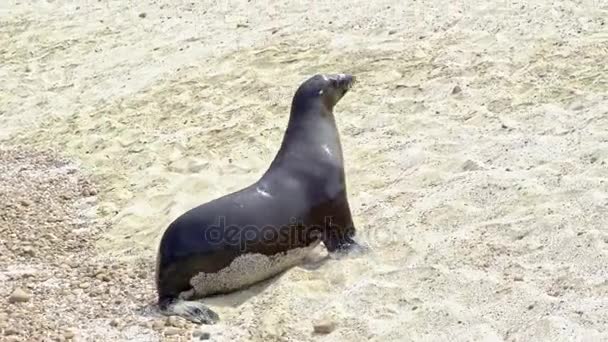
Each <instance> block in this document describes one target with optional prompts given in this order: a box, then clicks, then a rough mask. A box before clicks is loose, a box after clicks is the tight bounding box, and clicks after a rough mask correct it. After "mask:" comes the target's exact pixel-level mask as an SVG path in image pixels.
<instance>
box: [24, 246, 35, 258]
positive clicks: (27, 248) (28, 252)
mask: <svg viewBox="0 0 608 342" xmlns="http://www.w3.org/2000/svg"><path fill="white" fill-rule="evenodd" d="M21 251H22V252H23V254H24V255H27V256H30V257H33V256H34V254H35V252H34V248H32V246H25V247H23V249H22V250H21Z"/></svg>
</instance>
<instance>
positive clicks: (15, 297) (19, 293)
mask: <svg viewBox="0 0 608 342" xmlns="http://www.w3.org/2000/svg"><path fill="white" fill-rule="evenodd" d="M30 299H32V295H31V294H29V293H27V292H25V291H24V290H23V289H21V288H16V289H15V290H14V291H13V293H12V294H11V295H10V296H9V297H8V301H9V303H25V302H29V301H30Z"/></svg>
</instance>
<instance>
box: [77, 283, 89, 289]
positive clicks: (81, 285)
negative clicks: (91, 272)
mask: <svg viewBox="0 0 608 342" xmlns="http://www.w3.org/2000/svg"><path fill="white" fill-rule="evenodd" d="M78 287H80V288H81V289H88V288H89V287H91V283H80V285H78Z"/></svg>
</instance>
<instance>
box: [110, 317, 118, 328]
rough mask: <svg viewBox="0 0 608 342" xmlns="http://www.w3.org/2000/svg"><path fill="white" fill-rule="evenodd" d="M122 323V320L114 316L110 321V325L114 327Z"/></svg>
mask: <svg viewBox="0 0 608 342" xmlns="http://www.w3.org/2000/svg"><path fill="white" fill-rule="evenodd" d="M119 325H120V320H119V319H118V318H114V319H113V320H111V321H110V326H112V327H117V326H119Z"/></svg>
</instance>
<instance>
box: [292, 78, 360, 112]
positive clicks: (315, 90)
mask: <svg viewBox="0 0 608 342" xmlns="http://www.w3.org/2000/svg"><path fill="white" fill-rule="evenodd" d="M354 84H355V76H353V75H348V74H317V75H314V76H312V77H311V78H309V79H308V80H306V81H304V83H302V84H301V85H300V87H299V88H298V90H297V91H296V93H295V95H294V97H293V106H292V107H293V108H300V109H304V108H306V109H308V108H310V107H311V106H314V107H317V106H319V105H321V107H323V108H321V109H324V110H326V111H329V112H331V113H333V108H334V106H335V105H336V104H337V103H338V102H339V101H340V99H342V97H343V96H344V95H345V94H346V93H347V92H348V91H349V90H350V88H351V87H352V86H353V85H354Z"/></svg>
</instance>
